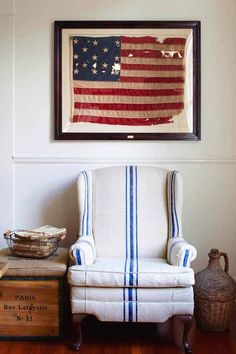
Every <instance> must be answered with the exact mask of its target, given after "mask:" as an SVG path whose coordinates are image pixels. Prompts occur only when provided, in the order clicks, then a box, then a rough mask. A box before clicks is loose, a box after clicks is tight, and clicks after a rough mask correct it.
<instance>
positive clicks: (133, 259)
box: [123, 166, 138, 322]
mask: <svg viewBox="0 0 236 354" xmlns="http://www.w3.org/2000/svg"><path fill="white" fill-rule="evenodd" d="M137 181H138V169H137V166H126V168H125V237H126V243H125V244H126V251H125V254H126V259H125V265H124V287H126V286H129V288H128V298H126V292H125V289H124V290H123V300H124V304H123V315H124V321H127V320H128V321H129V322H132V321H137V320H138V294H137V288H135V286H137V285H138V213H137V205H138V189H137ZM127 268H128V270H129V279H128V284H127ZM127 300H128V314H127V316H128V317H127V316H126V309H125V306H126V301H127ZM133 301H135V313H134V311H133Z"/></svg>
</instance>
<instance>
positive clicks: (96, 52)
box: [72, 36, 120, 81]
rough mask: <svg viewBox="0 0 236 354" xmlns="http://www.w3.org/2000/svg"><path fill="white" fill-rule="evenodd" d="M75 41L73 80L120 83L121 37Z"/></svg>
mask: <svg viewBox="0 0 236 354" xmlns="http://www.w3.org/2000/svg"><path fill="white" fill-rule="evenodd" d="M72 40H73V80H86V81H119V79H120V37H117V36H112V37H81V36H76V37H73V38H72Z"/></svg>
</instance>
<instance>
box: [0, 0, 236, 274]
mask: <svg viewBox="0 0 236 354" xmlns="http://www.w3.org/2000/svg"><path fill="white" fill-rule="evenodd" d="M9 3H11V2H9ZM12 11H14V14H15V17H14V20H15V29H14V36H13V37H12V41H13V39H14V100H13V97H11V100H12V103H13V102H14V127H15V128H14V152H13V155H14V160H13V161H14V174H13V177H14V187H15V193H14V202H13V200H12V198H13V196H11V191H12V188H8V192H6V193H8V195H9V198H8V200H10V201H11V203H12V204H11V207H12V209H14V208H15V225H14V227H34V226H39V225H41V224H44V223H52V224H55V225H58V226H66V227H67V228H68V231H69V235H68V239H67V244H70V243H71V242H72V240H73V239H74V238H75V233H76V231H77V204H76V189H75V179H76V175H77V173H78V171H79V170H81V169H83V168H85V167H87V166H90V167H92V168H95V167H97V166H105V165H110V164H119V163H136V162H140V163H145V164H154V165H159V166H164V167H167V168H177V169H179V170H180V171H181V172H182V174H183V177H184V186H185V205H184V232H185V236H186V238H187V239H188V240H190V241H191V242H193V243H194V244H195V245H196V246H197V248H198V251H199V257H198V260H197V261H196V262H194V267H195V269H196V270H199V269H201V268H203V267H204V266H205V265H206V263H207V253H208V251H209V249H210V248H211V247H214V248H217V247H218V248H220V249H221V250H222V251H226V252H228V254H229V256H230V261H231V269H230V270H231V274H232V275H234V276H236V257H235V254H234V250H235V246H236V241H235V235H236V218H235V214H236V213H235V210H236V209H235V205H234V204H235V203H234V201H235V199H236V198H235V196H236V195H235V194H236V179H235V174H236V149H235V147H236V142H235V131H236V119H235V107H234V104H233V103H234V101H235V97H236V95H235V94H236V68H235V64H234V62H235V57H236V46H235V41H234V39H235V37H236V2H235V1H234V0H208V1H205V0H198V1H195V0H178V1H175V2H174V1H173V0H166V1H162V0H147V1H145V2H143V1H141V0H136V1H131V0H129V1H128V0H120V1H112V0H109V1H108V0H100V1H99V2H95V1H94V0H87V1H86V2H85V1H83V0H67V1H64V0H47V1H44V2H43V1H36V0H15V9H13V5H12ZM10 18H11V16H9V19H8V26H10V27H11V31H12V30H13V24H12V23H10ZM69 19H76V20H80V19H81V20H86V19H89V20H132V19H133V20H142V19H143V20H181V19H182V20H183V19H184V20H192V19H197V20H201V21H202V141H201V142H147V141H146V142H115V141H114V142H96V141H93V142H92V141H87V142H70V141H61V142H60V141H54V140H53V21H54V20H69ZM11 31H10V34H11ZM3 33H4V35H5V39H4V40H5V41H6V39H7V36H9V31H8V30H7V28H6V29H5V30H4V32H3ZM12 41H10V42H11V43H12ZM3 42H4V41H3ZM12 55H13V52H12V51H11V53H10V55H9V60H7V61H6V62H5V65H6V67H7V69H6V70H9V71H10V74H9V75H10V77H9V78H8V80H7V86H8V89H9V90H10V92H11V94H12V91H11V84H10V83H9V82H12V80H11V75H12V72H11V68H12V67H11V65H12V64H11V62H12ZM4 106H5V108H6V107H7V104H6V103H5V105H4ZM3 121H4V122H5V123H7V122H8V121H10V122H12V114H11V112H10V113H9V120H8V119H7V118H6V116H4V117H3ZM2 134H4V133H2ZM8 134H9V129H8ZM4 136H5V135H4ZM10 138H11V129H10ZM11 146H12V145H11ZM11 154H12V150H11V147H8V148H7V154H6V162H4V163H3V166H7V164H9V167H8V168H12V167H11V164H10V162H9V161H10V155H11ZM4 169H5V167H4ZM3 173H4V176H7V172H3ZM1 190H4V186H3V187H1ZM1 193H2V192H1ZM6 197H7V196H6V195H5V196H4V199H3V200H4V201H5V199H6ZM12 213H13V212H12ZM12 213H11V212H10V207H9V212H5V214H4V211H3V214H1V215H5V216H6V215H11V216H12ZM13 216H14V215H13ZM13 216H12V217H13ZM11 220H12V219H11ZM11 220H10V219H9V221H8V225H9V226H11V225H12V224H11ZM3 226H4V227H6V224H5V223H4V224H3ZM3 226H2V225H1V228H3ZM12 227H13V225H12ZM1 245H2V246H3V245H4V243H1Z"/></svg>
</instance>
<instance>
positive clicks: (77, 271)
mask: <svg viewBox="0 0 236 354" xmlns="http://www.w3.org/2000/svg"><path fill="white" fill-rule="evenodd" d="M125 263H126V260H125V259H124V258H108V257H100V258H99V257H98V258H97V259H96V261H95V262H94V263H93V264H91V265H87V266H76V265H75V266H72V267H70V269H69V272H68V281H69V283H70V284H71V285H75V286H92V287H137V286H138V287H147V288H171V287H185V286H191V285H193V284H194V273H193V270H192V269H191V268H186V267H175V266H171V265H169V264H168V263H167V261H166V260H165V259H160V258H139V260H138V271H130V270H129V269H128V268H129V267H127V269H125Z"/></svg>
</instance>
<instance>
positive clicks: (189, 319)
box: [175, 315, 193, 353]
mask: <svg viewBox="0 0 236 354" xmlns="http://www.w3.org/2000/svg"><path fill="white" fill-rule="evenodd" d="M175 317H176V318H177V319H179V320H180V321H181V322H182V323H183V326H184V330H183V347H184V352H185V353H192V346H191V344H190V343H189V333H190V330H191V328H192V325H193V316H190V315H188V316H187V315H186V316H180V315H179V316H175Z"/></svg>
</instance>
